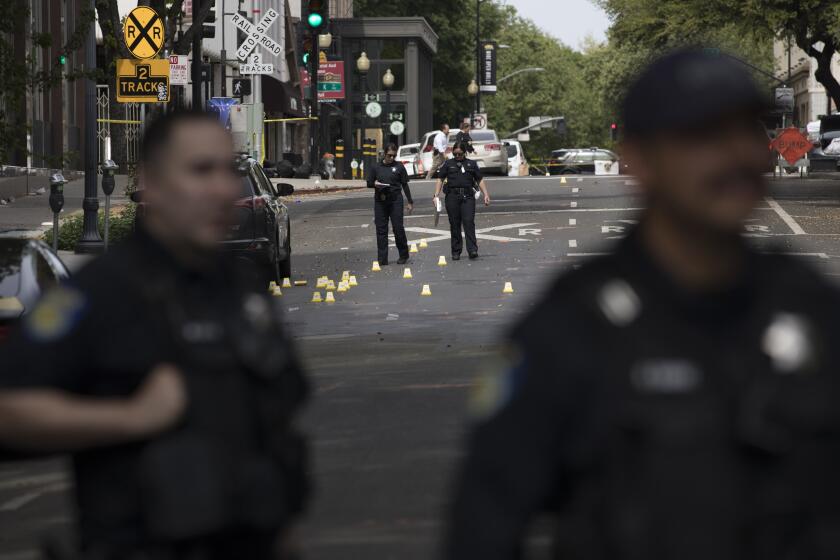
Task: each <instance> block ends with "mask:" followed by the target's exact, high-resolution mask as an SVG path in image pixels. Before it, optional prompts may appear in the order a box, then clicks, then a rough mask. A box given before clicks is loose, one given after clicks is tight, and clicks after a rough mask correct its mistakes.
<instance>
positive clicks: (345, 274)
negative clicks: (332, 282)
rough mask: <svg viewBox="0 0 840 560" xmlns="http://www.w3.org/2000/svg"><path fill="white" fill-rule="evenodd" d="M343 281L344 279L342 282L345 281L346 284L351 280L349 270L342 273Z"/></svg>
mask: <svg viewBox="0 0 840 560" xmlns="http://www.w3.org/2000/svg"><path fill="white" fill-rule="evenodd" d="M341 279H342V280H344V281H345V282H346V281H347V280H349V279H350V271H349V270H345V271H344V272H342V273H341Z"/></svg>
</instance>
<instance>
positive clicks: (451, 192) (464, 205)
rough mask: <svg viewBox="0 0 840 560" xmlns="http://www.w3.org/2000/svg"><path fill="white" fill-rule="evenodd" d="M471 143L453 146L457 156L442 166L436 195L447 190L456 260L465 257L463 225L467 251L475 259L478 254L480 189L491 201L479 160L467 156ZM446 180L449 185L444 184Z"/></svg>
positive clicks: (487, 200)
mask: <svg viewBox="0 0 840 560" xmlns="http://www.w3.org/2000/svg"><path fill="white" fill-rule="evenodd" d="M466 151H467V145H466V144H465V143H462V144H456V145H455V147H454V148H452V155H453V156H454V158H453V159H449V160H446V162H445V163H444V164H443V165H442V166H441V167H440V169H438V172H437V174H436V175H435V176H436V177H437V183H436V185H435V196H434V198H433V200H434V199H436V198H437V197H438V196H440V191H441V190H443V192H444V193H445V194H446V198H445V202H446V213H447V215H448V216H449V230H450V233H451V236H452V260H453V261H457V260H459V259H460V258H461V249H462V247H463V243H464V240H463V237H462V236H461V227H462V226H463V228H464V236H465V237H466V238H467V254H468V255H469V257H470V258H471V259H476V258H478V241H477V240H476V237H475V200H476V198H475V197H476V194H477V192H478V191H479V190H480V191H481V193H482V194H483V195H484V205H485V206H488V205H489V204H490V193H488V192H487V184H486V183H485V182H484V177H483V176H482V174H481V170H480V169H479V168H478V164H477V163H476V162H475V161H473V160H471V159H467V158H466ZM444 183H445V186H444Z"/></svg>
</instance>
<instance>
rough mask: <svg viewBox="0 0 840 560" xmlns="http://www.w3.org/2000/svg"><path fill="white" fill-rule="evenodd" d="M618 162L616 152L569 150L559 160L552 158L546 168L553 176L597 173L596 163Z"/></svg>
mask: <svg viewBox="0 0 840 560" xmlns="http://www.w3.org/2000/svg"><path fill="white" fill-rule="evenodd" d="M553 153H554V152H552V155H553ZM618 160H619V158H618V155H617V154H616V153H615V152H612V151H610V150H605V149H602V148H588V149H573V150H567V151H566V153H565V154H563V155H562V156H561V157H559V158H554V157H552V158H551V159H550V160H549V161H548V163H547V165H546V166H547V168H548V172H549V173H550V174H551V175H567V174H580V173H595V162H596V161H609V162H618Z"/></svg>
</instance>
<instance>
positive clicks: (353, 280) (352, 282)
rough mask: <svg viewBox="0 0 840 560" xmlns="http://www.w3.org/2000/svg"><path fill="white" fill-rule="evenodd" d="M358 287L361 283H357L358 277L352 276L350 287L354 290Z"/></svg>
mask: <svg viewBox="0 0 840 560" xmlns="http://www.w3.org/2000/svg"><path fill="white" fill-rule="evenodd" d="M358 285H359V282H357V281H356V277H355V276H351V277H350V282H349V283H348V286H350V287H351V288H353V287H356V286H358Z"/></svg>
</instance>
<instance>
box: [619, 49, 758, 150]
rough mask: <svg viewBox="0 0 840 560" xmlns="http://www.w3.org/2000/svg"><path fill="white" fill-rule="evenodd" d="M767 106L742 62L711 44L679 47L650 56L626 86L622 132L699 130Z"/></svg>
mask: <svg viewBox="0 0 840 560" xmlns="http://www.w3.org/2000/svg"><path fill="white" fill-rule="evenodd" d="M768 108H769V94H768V95H764V94H762V92H761V90H759V88H758V86H757V85H756V83H755V80H753V77H752V75H751V74H750V72H749V70H747V67H746V66H745V65H744V64H743V63H741V62H740V61H738V60H737V59H735V58H733V57H732V56H729V55H727V54H725V53H723V52H720V51H717V50H714V49H694V48H692V49H682V50H678V51H674V52H671V53H669V54H667V55H665V56H662V57H661V58H659V59H657V60H655V61H654V62H653V63H651V64H650V65H649V66H648V67H647V68H645V69H644V70H643V71H642V72H641V74H639V76H638V77H637V78H636V80H635V82H634V83H633V84H632V85H631V86H630V88H629V89H628V90H627V94H626V96H625V98H624V104H623V108H622V112H623V121H624V134H625V136H626V137H631V138H632V137H649V136H652V135H654V134H656V133H658V132H663V131H683V130H687V131H690V130H702V129H705V128H708V127H710V126H714V125H715V124H717V123H719V122H720V120H721V119H724V118H727V117H739V116H740V117H745V118H749V117H759V116H760V115H761V114H762V113H763V112H764V111H766V110H767V109H768Z"/></svg>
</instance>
